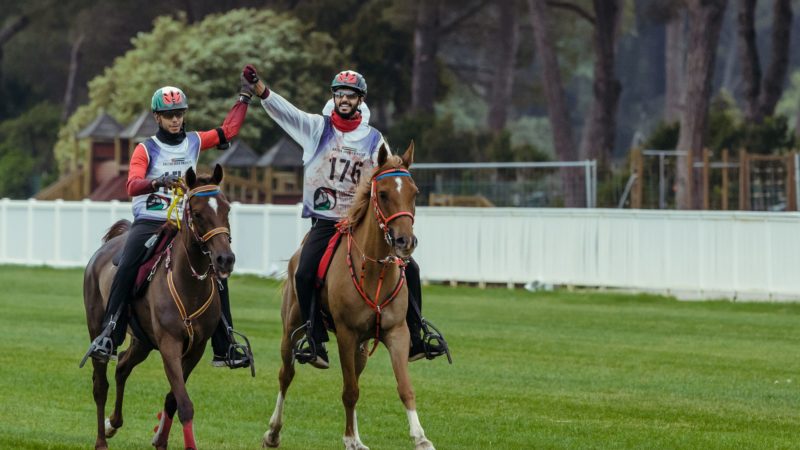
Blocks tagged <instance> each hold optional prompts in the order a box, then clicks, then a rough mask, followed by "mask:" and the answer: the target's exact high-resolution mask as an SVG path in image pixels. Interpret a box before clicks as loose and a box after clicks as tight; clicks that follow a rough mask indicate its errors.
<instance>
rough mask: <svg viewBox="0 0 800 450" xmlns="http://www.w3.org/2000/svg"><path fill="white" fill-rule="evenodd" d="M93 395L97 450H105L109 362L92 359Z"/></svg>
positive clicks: (106, 445) (106, 443) (95, 444)
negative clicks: (95, 412)
mask: <svg viewBox="0 0 800 450" xmlns="http://www.w3.org/2000/svg"><path fill="white" fill-rule="evenodd" d="M92 367H93V372H92V395H93V396H94V403H95V405H96V406H97V439H96V440H95V443H94V448H95V449H96V450H105V449H107V448H108V442H106V429H105V415H106V412H105V409H106V400H107V399H108V377H107V375H106V370H107V368H108V364H107V363H101V362H98V361H96V360H94V359H93V360H92Z"/></svg>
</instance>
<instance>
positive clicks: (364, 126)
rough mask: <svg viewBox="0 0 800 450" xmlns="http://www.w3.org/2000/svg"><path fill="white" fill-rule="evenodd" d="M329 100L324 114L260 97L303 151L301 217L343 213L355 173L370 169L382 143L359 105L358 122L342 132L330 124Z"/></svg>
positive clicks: (277, 98)
mask: <svg viewBox="0 0 800 450" xmlns="http://www.w3.org/2000/svg"><path fill="white" fill-rule="evenodd" d="M331 103H332V102H331V101H329V102H328V105H326V107H325V109H324V110H323V114H325V115H319V114H309V113H306V112H304V111H301V110H299V109H297V108H296V107H295V106H294V105H292V104H291V103H289V101H288V100H286V99H285V98H283V97H281V96H280V95H278V94H276V93H275V92H274V91H271V92H270V94H269V96H268V97H267V98H266V99H264V100H262V101H261V104H262V106H263V107H264V109H265V110H266V111H267V114H269V116H270V117H272V119H273V120H274V121H275V122H277V123H278V125H280V126H281V128H283V129H284V131H286V133H287V134H289V136H290V137H291V138H292V139H294V140H295V142H297V143H298V144H299V145H300V147H301V148H302V149H303V166H304V172H305V174H304V180H305V181H304V183H303V217H316V218H321V219H327V220H334V221H336V220H339V219H341V218H343V217H344V216H345V215H346V214H347V210H348V209H349V208H350V206H352V204H353V198H354V196H355V192H356V188H357V187H358V183H359V181H360V179H361V177H363V176H369V175H370V174H371V173H372V170H373V169H374V168H375V166H376V165H377V159H378V149H380V147H381V145H382V144H385V143H386V142H385V141H384V139H383V136H382V135H381V133H380V132H379V131H378V130H376V129H374V128H372V127H370V126H369V116H370V113H369V108H367V105H366V104H365V103H363V102H362V104H361V107H360V111H361V124H360V125H359V126H358V128H356V129H355V130H353V131H351V132H347V133H344V132H342V131H339V130H337V129H336V128H335V127H334V126H333V124H332V123H331V118H330V115H328V114H329V112H330V110H331V109H332V108H331ZM326 112H327V113H328V114H326ZM387 148H389V147H388V145H387Z"/></svg>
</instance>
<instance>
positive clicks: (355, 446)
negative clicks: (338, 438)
mask: <svg viewBox="0 0 800 450" xmlns="http://www.w3.org/2000/svg"><path fill="white" fill-rule="evenodd" d="M343 441H344V448H345V450H369V447H367V446H366V445H364V444H363V443H362V442H361V441H360V440H358V439H356V438H353V437H344V438H343Z"/></svg>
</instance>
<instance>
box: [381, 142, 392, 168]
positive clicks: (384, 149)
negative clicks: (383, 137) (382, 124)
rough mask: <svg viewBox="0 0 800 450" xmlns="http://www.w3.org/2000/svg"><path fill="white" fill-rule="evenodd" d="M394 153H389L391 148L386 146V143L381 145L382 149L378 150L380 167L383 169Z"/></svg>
mask: <svg viewBox="0 0 800 450" xmlns="http://www.w3.org/2000/svg"><path fill="white" fill-rule="evenodd" d="M391 154H392V152H391V151H389V147H388V146H387V145H386V142H383V143H381V148H380V149H378V167H383V165H384V164H386V160H387V159H389V155H391Z"/></svg>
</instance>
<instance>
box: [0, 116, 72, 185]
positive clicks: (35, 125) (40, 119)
mask: <svg viewBox="0 0 800 450" xmlns="http://www.w3.org/2000/svg"><path fill="white" fill-rule="evenodd" d="M58 121H59V109H58V107H57V106H55V105H52V104H50V103H40V104H38V105H36V106H34V107H33V108H31V109H29V110H28V111H26V112H25V113H23V114H22V115H20V116H18V117H17V118H14V119H9V120H6V121H4V122H0V197H9V198H27V197H30V196H31V195H33V194H34V193H35V192H36V191H37V190H38V189H39V188H40V187H41V185H45V184H47V182H49V181H50V180H52V179H54V178H55V164H54V163H53V158H52V153H51V149H52V145H53V142H55V138H56V130H57V129H58Z"/></svg>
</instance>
